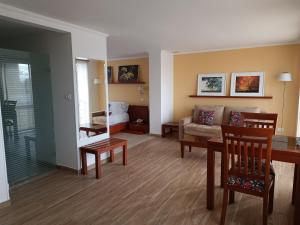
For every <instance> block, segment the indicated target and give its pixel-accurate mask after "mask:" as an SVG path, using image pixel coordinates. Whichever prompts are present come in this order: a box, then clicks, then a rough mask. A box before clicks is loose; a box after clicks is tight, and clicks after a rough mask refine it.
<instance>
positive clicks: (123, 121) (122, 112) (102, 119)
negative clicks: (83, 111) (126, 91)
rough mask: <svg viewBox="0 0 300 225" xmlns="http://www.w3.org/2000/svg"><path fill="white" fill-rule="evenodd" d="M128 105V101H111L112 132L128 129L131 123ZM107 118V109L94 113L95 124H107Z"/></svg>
mask: <svg viewBox="0 0 300 225" xmlns="http://www.w3.org/2000/svg"><path fill="white" fill-rule="evenodd" d="M128 106H129V105H128V104H127V103H126V102H110V103H109V130H110V134H115V133H118V132H121V131H124V130H126V129H127V127H128V123H129V115H128ZM107 118H108V116H107V113H106V112H105V111H101V112H93V113H92V122H93V124H102V125H106V121H107Z"/></svg>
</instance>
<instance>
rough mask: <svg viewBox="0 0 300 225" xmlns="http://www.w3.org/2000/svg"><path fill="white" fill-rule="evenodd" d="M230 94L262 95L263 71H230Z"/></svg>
mask: <svg viewBox="0 0 300 225" xmlns="http://www.w3.org/2000/svg"><path fill="white" fill-rule="evenodd" d="M230 95H231V96H264V73H263V72H243V73H232V76H231V89H230Z"/></svg>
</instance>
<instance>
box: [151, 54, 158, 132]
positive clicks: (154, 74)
mask: <svg viewBox="0 0 300 225" xmlns="http://www.w3.org/2000/svg"><path fill="white" fill-rule="evenodd" d="M149 111H150V116H149V117H150V133H151V134H160V133H161V50H160V49H158V50H153V51H150V52H149Z"/></svg>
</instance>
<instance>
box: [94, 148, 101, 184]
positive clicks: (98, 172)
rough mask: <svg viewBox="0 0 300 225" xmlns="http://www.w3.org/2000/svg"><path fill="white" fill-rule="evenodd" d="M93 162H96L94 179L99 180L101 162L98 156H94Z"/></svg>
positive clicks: (97, 154)
mask: <svg viewBox="0 0 300 225" xmlns="http://www.w3.org/2000/svg"><path fill="white" fill-rule="evenodd" d="M95 161H96V168H95V169H96V178H97V179H100V176H101V162H100V154H99V153H96V154H95Z"/></svg>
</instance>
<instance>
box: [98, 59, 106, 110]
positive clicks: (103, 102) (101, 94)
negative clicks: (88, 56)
mask: <svg viewBox="0 0 300 225" xmlns="http://www.w3.org/2000/svg"><path fill="white" fill-rule="evenodd" d="M98 75H99V80H100V84H99V87H98V93H99V108H100V110H101V111H105V110H106V90H105V89H106V86H105V85H106V83H105V73H104V61H99V62H98Z"/></svg>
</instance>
